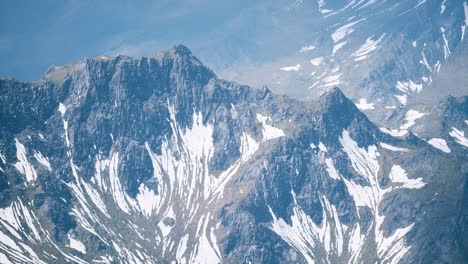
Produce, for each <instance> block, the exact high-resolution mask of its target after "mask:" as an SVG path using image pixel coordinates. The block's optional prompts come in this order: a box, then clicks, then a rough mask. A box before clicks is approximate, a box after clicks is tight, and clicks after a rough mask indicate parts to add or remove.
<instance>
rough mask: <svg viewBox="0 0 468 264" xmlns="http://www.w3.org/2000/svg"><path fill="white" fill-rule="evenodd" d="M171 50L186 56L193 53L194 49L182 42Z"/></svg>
mask: <svg viewBox="0 0 468 264" xmlns="http://www.w3.org/2000/svg"><path fill="white" fill-rule="evenodd" d="M171 52H173V53H176V54H179V55H186V56H190V55H192V51H191V50H190V49H189V48H187V47H186V46H184V45H182V44H179V45H175V46H174V47H173V48H172V49H171Z"/></svg>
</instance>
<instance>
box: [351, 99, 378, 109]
mask: <svg viewBox="0 0 468 264" xmlns="http://www.w3.org/2000/svg"><path fill="white" fill-rule="evenodd" d="M356 107H357V108H359V110H372V109H375V108H374V103H368V102H367V99H366V98H361V99H359V103H357V104H356Z"/></svg>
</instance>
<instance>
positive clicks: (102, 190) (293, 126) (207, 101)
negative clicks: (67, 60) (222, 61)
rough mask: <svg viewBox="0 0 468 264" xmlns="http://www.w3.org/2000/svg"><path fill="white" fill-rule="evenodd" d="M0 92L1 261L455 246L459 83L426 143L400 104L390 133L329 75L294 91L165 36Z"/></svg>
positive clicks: (457, 253)
mask: <svg viewBox="0 0 468 264" xmlns="http://www.w3.org/2000/svg"><path fill="white" fill-rule="evenodd" d="M0 105H1V115H0V121H1V122H0V135H1V136H0V153H1V155H0V158H1V166H0V207H1V209H0V237H1V239H0V262H2V263H31V262H33V263H64V262H71V263H170V262H176V263H219V262H222V263H291V262H294V263H346V262H348V263H375V262H380V263H399V262H403V263H462V262H466V261H467V260H468V256H467V255H466V252H468V250H467V247H466V241H465V240H466V237H467V236H466V231H465V230H466V225H467V223H468V221H467V220H468V219H466V212H467V206H466V205H467V204H468V203H467V196H466V190H467V187H466V186H467V185H466V175H467V168H468V166H467V160H466V148H467V147H468V144H467V141H468V139H466V137H465V136H464V135H465V134H464V132H467V129H468V123H467V121H466V113H467V111H466V98H452V97H451V98H448V99H447V100H446V101H445V102H443V103H441V106H440V107H439V108H438V109H439V111H438V112H436V113H440V114H435V115H434V116H435V117H434V118H430V119H428V121H427V122H425V123H426V124H430V123H432V124H433V125H434V126H438V127H440V128H441V129H440V134H437V135H431V136H432V137H444V138H445V140H444V142H445V145H444V144H443V143H441V142H442V141H441V140H436V141H431V142H432V143H431V142H429V141H427V139H426V138H423V137H418V136H417V135H415V134H414V133H413V132H411V131H410V130H409V129H410V128H413V123H414V122H413V123H412V121H411V120H413V121H414V120H415V119H414V116H415V113H413V112H411V114H409V115H405V118H406V119H405V120H406V121H404V122H406V123H405V125H404V127H403V128H401V127H400V128H398V131H396V132H399V133H400V134H404V135H401V136H400V135H399V136H392V134H393V135H394V134H395V131H392V130H391V128H386V129H383V128H382V127H379V126H376V125H375V124H374V123H372V122H371V121H370V120H369V119H368V118H367V116H366V115H364V114H363V113H362V112H361V111H360V110H359V109H358V108H357V107H356V106H355V104H354V103H353V102H352V101H351V100H349V99H348V98H347V97H346V96H345V95H344V94H343V93H342V92H341V91H340V90H339V89H338V88H333V89H331V90H330V91H328V92H326V93H324V94H323V95H322V96H321V97H320V98H319V99H317V100H315V101H298V100H295V99H291V98H289V97H286V96H279V95H275V94H273V93H272V92H271V91H270V90H269V89H267V88H262V89H254V88H251V87H249V86H245V85H239V84H237V83H234V82H229V81H225V80H222V79H220V78H218V77H217V76H216V75H215V73H213V72H212V71H211V70H210V69H208V68H207V67H205V66H204V65H203V64H202V63H201V62H200V60H198V59H197V58H196V57H195V56H194V55H193V54H192V53H191V51H190V50H189V49H188V48H186V47H184V46H176V47H174V48H172V49H171V50H169V51H165V52H162V53H160V54H158V55H157V56H154V57H143V58H141V59H135V58H131V57H126V56H117V57H106V56H100V57H96V58H93V59H86V60H84V61H80V62H77V63H74V64H70V65H66V66H52V67H51V68H50V69H49V70H48V72H47V73H46V74H45V75H44V77H43V78H42V79H41V80H39V81H37V82H33V83H29V82H21V81H18V80H15V79H1V80H0ZM416 116H417V114H416ZM394 118H395V119H398V117H397V116H395V117H394ZM389 124H390V123H389ZM415 127H416V126H415ZM452 127H453V129H452V130H450V131H448V130H447V129H448V128H452ZM394 130H396V129H394ZM402 131H403V132H402ZM441 139H442V138H441ZM444 146H445V147H448V148H450V151H449V152H447V151H444V150H445V147H444Z"/></svg>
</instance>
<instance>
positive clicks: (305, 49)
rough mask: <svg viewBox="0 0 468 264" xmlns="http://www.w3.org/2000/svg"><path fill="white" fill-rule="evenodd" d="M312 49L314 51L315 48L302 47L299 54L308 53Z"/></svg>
mask: <svg viewBox="0 0 468 264" xmlns="http://www.w3.org/2000/svg"><path fill="white" fill-rule="evenodd" d="M313 49H315V47H314V46H312V45H310V46H304V47H302V48H301V49H300V50H299V52H300V53H303V52H307V51H310V50H313Z"/></svg>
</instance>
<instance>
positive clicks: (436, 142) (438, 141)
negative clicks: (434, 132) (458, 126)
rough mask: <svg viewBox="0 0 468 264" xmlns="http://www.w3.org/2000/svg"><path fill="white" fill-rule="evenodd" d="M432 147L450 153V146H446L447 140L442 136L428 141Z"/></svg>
mask: <svg viewBox="0 0 468 264" xmlns="http://www.w3.org/2000/svg"><path fill="white" fill-rule="evenodd" d="M428 143H429V144H431V145H432V146H433V147H434V148H437V149H440V150H442V151H443V152H445V153H450V148H449V147H448V146H447V142H446V141H445V139H442V138H432V139H430V140H429V141H428Z"/></svg>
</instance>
